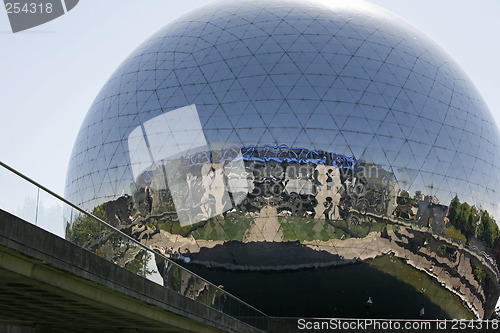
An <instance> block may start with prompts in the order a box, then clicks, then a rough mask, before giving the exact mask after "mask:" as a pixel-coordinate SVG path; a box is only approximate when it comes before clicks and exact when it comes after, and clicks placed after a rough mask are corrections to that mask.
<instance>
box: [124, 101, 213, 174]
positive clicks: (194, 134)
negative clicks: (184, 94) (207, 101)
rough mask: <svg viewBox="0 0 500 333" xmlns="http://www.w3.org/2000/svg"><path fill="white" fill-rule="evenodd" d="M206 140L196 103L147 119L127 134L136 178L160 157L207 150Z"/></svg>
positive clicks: (168, 157)
mask: <svg viewBox="0 0 500 333" xmlns="http://www.w3.org/2000/svg"><path fill="white" fill-rule="evenodd" d="M207 148H208V146H207V140H206V139H205V135H204V133H203V129H202V126H201V123H200V118H199V117H198V112H197V111H196V106H195V105H188V106H186V107H183V108H179V109H176V110H173V111H170V112H167V113H164V114H162V115H159V116H157V117H155V118H153V119H150V120H148V121H146V122H145V123H144V124H142V125H141V126H138V127H137V128H136V129H134V130H133V131H132V132H131V133H130V135H129V137H128V149H129V154H130V163H131V165H132V171H133V174H134V178H135V179H137V177H138V176H139V174H140V173H141V172H142V171H144V170H146V169H147V168H149V167H151V166H152V165H153V166H154V165H155V164H156V163H157V162H159V161H161V160H165V161H167V160H172V159H175V158H178V157H181V156H190V155H192V154H194V153H197V152H200V151H206V150H208V149H207Z"/></svg>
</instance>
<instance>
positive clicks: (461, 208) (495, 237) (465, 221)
mask: <svg viewBox="0 0 500 333" xmlns="http://www.w3.org/2000/svg"><path fill="white" fill-rule="evenodd" d="M448 218H449V219H450V225H452V226H453V227H455V229H457V230H459V231H460V232H461V233H462V234H463V235H464V236H465V237H466V238H467V240H469V239H470V238H471V237H474V236H475V237H477V239H479V240H482V241H483V242H485V243H486V245H487V246H488V247H490V248H494V247H495V245H496V244H497V243H498V242H499V239H500V232H499V229H498V225H497V223H496V222H495V220H494V219H493V218H492V217H491V216H490V215H489V213H488V212H487V211H486V210H484V211H483V210H479V211H478V210H477V209H476V207H474V206H469V204H468V203H467V202H464V203H461V202H460V200H459V199H458V196H455V198H453V200H452V201H451V204H450V211H449V214H448Z"/></svg>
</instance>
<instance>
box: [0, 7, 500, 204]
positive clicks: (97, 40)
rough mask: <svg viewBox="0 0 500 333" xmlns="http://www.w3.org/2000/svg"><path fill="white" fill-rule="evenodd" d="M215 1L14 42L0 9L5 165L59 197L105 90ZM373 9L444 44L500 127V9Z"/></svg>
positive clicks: (73, 22)
mask: <svg viewBox="0 0 500 333" xmlns="http://www.w3.org/2000/svg"><path fill="white" fill-rule="evenodd" d="M210 1H211V0H186V1H164V0H144V1H126V2H124V1H121V0H107V1H99V2H95V1H80V2H79V4H78V5H77V6H76V7H75V8H74V9H73V10H71V11H70V12H69V13H68V14H66V15H63V16H62V17H60V18H58V19H56V20H54V21H51V22H49V23H47V24H44V25H42V26H40V27H37V28H34V29H32V30H30V31H27V32H23V33H18V34H11V33H10V26H9V22H8V18H7V15H6V13H5V10H3V9H2V10H0V45H2V53H1V56H0V57H1V59H2V61H1V62H0V72H1V73H2V76H1V77H0V100H1V101H2V111H1V112H2V122H0V141H1V142H3V143H4V144H2V145H0V159H1V160H2V161H4V162H6V163H7V164H10V165H12V166H13V167H15V168H17V169H19V170H20V171H22V172H23V173H25V174H27V175H28V176H31V177H32V178H33V179H36V180H37V181H39V182H40V183H42V184H43V185H45V186H47V187H48V188H50V189H52V190H54V191H56V192H57V193H59V194H62V193H63V192H64V181H65V177H64V175H65V174H66V168H67V165H68V161H69V157H70V154H71V149H72V147H73V143H74V141H75V138H76V134H77V132H78V129H79V127H80V125H81V122H82V120H83V118H84V116H85V114H86V112H87V110H88V108H89V106H90V104H91V103H92V101H93V100H94V98H95V97H96V95H97V94H98V92H99V90H100V89H101V88H102V85H103V84H104V83H105V82H106V80H107V79H108V78H109V76H110V75H111V74H112V73H113V71H114V70H115V69H116V68H117V67H118V65H119V64H120V63H121V62H122V61H123V60H124V59H125V58H126V57H127V56H128V54H130V52H132V51H133V50H134V49H135V48H136V47H137V45H139V44H140V43H141V42H143V41H144V40H145V39H146V38H148V37H149V36H150V35H151V34H153V33H154V32H156V31H157V30H158V29H160V28H161V27H163V26H164V25H165V24H167V23H168V22H170V21H171V20H173V19H175V18H176V17H178V16H180V15H182V14H183V13H186V12H188V11H190V10H192V9H194V8H196V7H198V6H200V5H202V4H205V3H208V2H210ZM370 2H372V3H375V4H377V5H380V6H383V7H385V8H387V9H389V10H391V11H393V12H395V13H397V14H399V15H402V16H403V17H405V18H406V19H407V20H409V21H410V22H412V23H413V24H415V25H416V26H417V27H419V28H420V29H422V30H423V31H424V32H425V33H426V34H427V35H428V36H429V37H430V38H432V39H434V40H435V41H436V42H438V43H439V44H440V45H442V46H443V48H444V49H445V50H447V51H448V53H450V54H451V55H452V57H453V58H455V59H456V60H457V61H458V62H459V64H460V65H461V66H463V68H464V69H465V71H466V72H467V73H468V74H469V75H470V77H471V78H472V81H473V82H474V83H475V84H476V85H477V86H478V88H479V90H480V91H481V93H482V94H483V96H484V97H485V98H486V101H487V103H488V104H489V106H490V108H491V110H492V112H493V113H494V114H495V115H496V119H497V123H500V98H498V91H499V90H500V81H498V80H497V78H498V77H499V76H500V73H499V72H500V62H499V61H498V59H500V43H496V42H494V41H495V40H496V39H495V36H496V34H497V32H498V31H500V20H498V15H499V13H500V1H498V0H482V1H479V2H476V1H470V0H440V1H435V0H420V1H401V0H371V1H370ZM90 18H91V19H90ZM478 59H479V60H478ZM55 69H57V70H56V71H55ZM27 92H29V94H30V98H26V93H27ZM41 124H43V126H40V125H41ZM35 138H36V139H35ZM55 147H57V149H56V148H55ZM34 161H36V163H34Z"/></svg>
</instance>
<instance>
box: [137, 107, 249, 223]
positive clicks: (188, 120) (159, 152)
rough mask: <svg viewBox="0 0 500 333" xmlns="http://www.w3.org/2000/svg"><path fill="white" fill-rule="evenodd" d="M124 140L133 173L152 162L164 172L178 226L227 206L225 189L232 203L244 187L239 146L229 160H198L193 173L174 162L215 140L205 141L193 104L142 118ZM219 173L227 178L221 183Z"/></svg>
mask: <svg viewBox="0 0 500 333" xmlns="http://www.w3.org/2000/svg"><path fill="white" fill-rule="evenodd" d="M127 143H128V152H129V156H130V163H131V166H132V172H133V174H134V179H138V177H139V176H140V175H141V173H143V172H144V171H145V170H147V169H152V170H156V169H157V167H158V166H162V170H164V171H165V172H166V177H167V182H168V186H169V190H170V194H171V195H172V199H173V201H174V205H175V209H176V211H177V215H178V217H179V222H180V224H181V226H185V225H191V224H194V223H197V222H200V221H204V220H207V219H209V218H211V217H213V216H217V215H220V214H222V213H224V212H226V211H228V210H230V209H231V208H233V206H232V203H231V200H230V198H229V192H232V193H234V196H233V199H234V200H233V201H234V202H235V203H236V204H238V203H240V202H241V201H242V200H243V199H244V198H245V196H246V194H247V193H248V182H247V179H246V174H245V166H244V163H243V159H242V156H241V152H239V154H238V155H237V156H236V157H235V158H234V160H232V161H226V162H225V163H219V164H204V165H201V166H200V168H199V169H201V172H200V173H197V174H192V173H191V171H185V170H183V169H182V168H183V166H182V165H180V164H179V163H178V162H179V160H178V159H179V158H181V157H189V156H192V155H194V154H196V153H198V152H203V151H205V152H206V151H209V150H210V148H212V149H216V148H218V146H220V145H217V144H214V145H209V144H208V143H207V140H206V138H205V134H204V132H203V128H202V126H201V122H200V118H199V116H198V112H197V110H196V105H188V106H185V107H182V108H178V109H175V110H173V111H170V112H166V113H164V114H161V115H159V116H156V117H154V118H153V119H150V120H148V121H146V122H144V123H143V124H141V125H140V126H138V127H137V128H135V129H134V130H133V131H132V132H131V133H130V135H129V137H128V142H127ZM213 146H216V147H213ZM230 173H231V175H229V174H230ZM224 178H227V179H228V181H227V184H226V181H225V179H224ZM162 189H163V188H161V189H160V188H156V190H162Z"/></svg>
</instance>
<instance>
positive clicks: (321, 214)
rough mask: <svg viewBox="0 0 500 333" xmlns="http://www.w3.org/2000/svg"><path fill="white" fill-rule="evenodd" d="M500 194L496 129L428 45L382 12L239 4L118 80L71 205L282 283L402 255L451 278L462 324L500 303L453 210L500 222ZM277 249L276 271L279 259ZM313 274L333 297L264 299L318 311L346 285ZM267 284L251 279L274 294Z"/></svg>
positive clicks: (81, 145)
mask: <svg viewBox="0 0 500 333" xmlns="http://www.w3.org/2000/svg"><path fill="white" fill-rule="evenodd" d="M295 168H296V170H294V169H295ZM366 170H368V171H370V170H373V171H374V175H375V176H374V177H370V176H369V175H370V174H368V175H367V174H366V173H365V172H364V171H366ZM296 171H297V172H296ZM144 172H146V173H144ZM149 172H152V173H149ZM140 175H144V176H145V177H144V179H145V180H141V179H140V177H139V176H140ZM499 189H500V134H499V131H498V128H497V127H496V125H495V123H494V121H493V118H492V116H491V114H490V113H489V111H488V109H487V107H486V105H485V103H484V102H483V100H482V99H481V97H480V95H479V93H478V92H477V91H476V89H475V88H474V86H473V85H472V84H471V83H470V81H469V80H468V78H467V77H466V75H465V74H464V73H463V72H462V71H461V69H460V68H459V67H458V66H457V65H456V64H455V63H454V62H453V61H452V60H451V59H450V57H449V56H447V55H446V54H444V53H443V51H442V50H441V49H440V48H439V47H438V46H436V45H434V44H433V43H432V42H431V41H429V40H428V39H427V38H426V37H425V36H422V34H421V33H420V32H419V31H417V30H416V29H414V28H413V27H411V26H408V24H407V23H405V22H403V21H402V20H400V19H398V18H397V17H394V16H393V15H391V14H390V13H387V12H385V11H383V10H380V9H378V8H376V7H374V6H372V5H370V4H368V3H365V2H357V1H356V2H354V1H353V2H351V1H340V2H339V3H336V2H335V3H333V2H332V7H328V6H326V5H321V4H318V3H314V2H308V1H301V0H275V1H268V0H253V1H240V0H227V1H225V0H222V1H218V2H214V3H211V4H210V5H208V6H205V7H203V8H200V9H199V10H195V11H193V12H192V13H190V14H188V15H186V16H184V17H181V18H179V19H178V20H176V21H174V22H172V23H171V24H169V25H167V26H166V27H165V28H164V29H163V30H161V31H159V32H158V33H157V34H155V35H154V36H152V37H151V38H150V39H149V40H147V41H146V42H145V43H144V44H143V45H141V46H140V47H139V48H137V50H136V51H135V52H134V53H133V54H132V55H130V57H129V58H128V59H127V60H126V61H125V62H124V64H123V65H122V66H120V67H119V68H118V69H117V70H116V72H115V73H114V74H113V76H112V77H111V78H110V79H109V81H108V82H107V83H106V85H105V86H104V87H103V89H102V91H101V92H100V94H99V95H98V96H97V98H96V100H95V102H94V103H93V105H92V107H91V109H90V110H89V112H88V115H87V117H86V119H85V120H84V122H83V124H82V128H81V130H80V133H79V135H78V138H77V141H76V143H75V148H74V150H73V153H72V156H71V160H70V165H69V169H68V175H67V187H66V194H67V196H68V197H69V198H70V199H71V200H72V201H74V202H75V203H78V204H80V205H82V206H84V207H85V208H86V209H90V210H92V209H94V208H95V207H96V206H98V205H104V204H105V205H106V211H107V214H108V218H109V219H110V220H113V223H114V224H115V225H130V224H133V225H136V224H144V225H142V227H144V228H152V229H154V230H148V232H149V234H151V235H153V236H151V237H152V239H153V240H154V237H156V235H161V237H159V236H158V239H157V240H156V241H157V242H164V243H162V244H161V246H166V247H169V246H171V245H172V244H174V245H173V246H174V247H178V248H184V247H189V250H190V252H191V254H192V257H193V261H192V262H191V265H194V264H193V263H197V265H201V266H204V265H205V266H206V267H212V268H213V267H221V268H222V269H224V270H227V271H231V272H234V271H236V270H242V271H246V270H249V271H252V272H260V271H265V270H270V269H272V270H274V271H276V272H278V271H279V272H280V274H282V275H280V277H279V278H281V277H285V276H287V277H289V276H291V275H293V274H292V273H290V272H291V271H292V270H300V269H303V268H305V267H309V268H311V267H327V266H328V265H344V264H345V263H346V262H349V260H361V261H365V260H372V259H373V258H378V257H382V258H383V259H381V261H382V265H389V266H390V265H391V264H389V263H387V262H385V260H387V261H388V262H390V263H393V261H391V260H389V259H388V258H386V257H384V256H385V255H386V254H387V253H395V254H397V255H401V259H402V260H404V261H405V262H403V263H401V264H402V265H407V266H408V265H409V266H411V268H410V269H412V270H415V271H420V272H422V271H426V270H427V269H428V268H429V267H430V266H433V267H434V266H436V265H439V266H440V267H441V268H442V270H439V272H440V274H435V273H433V272H436V271H438V270H437V269H434V270H433V271H432V272H431V271H427V273H423V274H427V275H428V276H431V278H432V279H434V280H436V281H437V282H436V283H437V286H436V289H434V291H433V295H434V296H436V297H435V298H433V300H432V302H434V303H435V304H438V305H436V306H437V307H441V306H442V307H443V309H444V310H443V311H444V312H439V311H437V310H436V311H434V312H432V311H431V310H429V312H427V308H426V313H429V314H430V313H434V316H435V317H439V318H447V317H467V316H469V315H470V314H473V316H475V317H484V316H485V315H487V314H488V313H489V312H490V310H491V308H490V307H489V304H493V303H492V300H493V299H495V300H496V298H497V297H498V291H499V288H498V284H497V283H496V281H497V279H496V271H495V269H494V268H492V267H489V266H488V265H490V264H488V263H486V264H485V261H484V260H483V259H481V258H482V257H481V258H480V257H478V254H477V253H472V252H470V253H469V252H466V251H465V252H464V250H463V249H460V248H459V247H460V246H459V244H461V243H460V242H462V243H464V242H470V243H472V242H473V241H474V240H476V241H477V242H478V243H480V244H479V245H481V246H483V247H484V244H483V243H481V240H480V239H479V238H477V239H475V238H474V237H473V236H472V237H469V238H471V239H467V238H466V239H465V241H464V240H463V239H464V237H465V236H463V235H461V234H460V230H452V229H451V228H448V227H449V225H447V224H446V218H445V217H443V216H442V215H443V214H445V212H446V210H445V209H444V207H443V209H441V208H439V209H438V208H436V207H437V205H438V204H441V205H443V206H444V205H448V204H449V202H450V201H451V200H452V198H454V197H455V195H458V197H459V198H460V200H461V202H467V203H468V205H474V204H478V205H479V204H480V205H481V207H482V209H486V210H488V212H489V213H491V214H492V215H495V214H497V213H498V212H499V206H498V203H499V202H500V195H499V194H500V191H499ZM403 190H404V191H403ZM119 199H120V200H119ZM420 201H428V202H429V204H428V205H427V206H426V205H420V204H419V202H420ZM122 202H123V204H122ZM420 206H421V207H423V208H422V209H424V208H425V207H427V208H426V209H431V211H429V212H427V213H425V214H424V213H423V212H420V211H419V207H420ZM428 207H430V208H428ZM417 216H419V218H421V220H422V221H416V217H417ZM423 219H426V221H423ZM145 221H147V223H146V222H145ZM417 222H419V223H420V222H421V223H420V225H418V224H417ZM438 223H439V227H438V226H437V224H438ZM416 225H417V226H420V227H421V228H420V229H418V228H417V229H413V227H414V226H416ZM430 227H432V229H430ZM132 229H133V228H132ZM436 230H438V231H439V233H437V232H436ZM448 234H450V235H451V236H450V237H451V240H448V239H447V240H446V241H444V240H443V239H444V238H443V239H441V238H439V237H448ZM461 236H463V237H461ZM137 237H141V236H140V235H137ZM450 237H449V238H450ZM473 238H474V239H473ZM229 241H232V242H229ZM171 243H172V244H171ZM228 243H230V244H228ZM291 244H295V245H296V246H295V245H293V246H292V245H291ZM490 245H491V244H490ZM264 246H265V247H266V248H267V249H268V250H269V251H270V252H269V253H273V256H269V255H267V256H261V251H259V250H258V249H260V248H262V247H264ZM294 246H295V247H294ZM484 250H485V251H490V252H491V251H492V249H491V246H490V248H488V249H486V247H484ZM295 251H296V252H295ZM439 251H440V252H439ZM460 251H462V252H461V253H458V252H460ZM291 253H293V254H291ZM440 253H444V254H445V255H443V256H440ZM447 253H454V254H456V255H457V256H458V255H460V256H463V257H464V258H466V259H464V260H465V261H462V260H460V263H458V262H456V261H452V260H450V256H448V257H446V255H447ZM274 254H276V255H274ZM490 256H492V255H491V254H490ZM492 257H493V256H492ZM408 258H410V259H408ZM284 261H286V263H285V262H284ZM443 262H444V264H443ZM464 262H465V263H464ZM307 265H310V266H307ZM322 265H323V266H322ZM389 266H384V267H383V269H382V270H381V271H383V272H387V273H388V274H390V273H391V272H393V271H394V270H391V268H390V267H389ZM459 266H460V267H459ZM464 266H466V268H464ZM270 267H271V268H270ZM404 267H406V266H404ZM480 269H481V270H480ZM207 270H208V271H209V272H208V273H207V272H204V274H205V273H207V274H212V273H213V272H210V269H207ZM396 270H397V269H396ZM478 272H479V273H478ZM310 273H311V275H310V276H308V281H309V278H311V280H310V281H311V285H314V288H315V289H314V288H311V290H308V291H307V292H308V295H306V294H302V295H300V296H297V298H296V300H295V301H296V302H297V303H300V304H296V303H293V301H294V300H290V302H286V301H283V302H282V301H281V297H283V294H279V293H278V294H273V292H274V291H275V290H274V289H273V290H267V291H266V293H265V294H264V295H259V296H258V297H257V296H256V295H257V294H256V292H258V290H257V291H255V290H252V292H253V293H254V294H252V295H250V296H249V297H256V298H257V299H258V301H262V300H263V301H266V302H271V299H273V298H274V299H276V300H280V304H279V305H278V307H280V309H283V306H284V305H283V304H284V303H287V304H288V303H289V304H292V303H293V306H292V305H290V306H291V307H292V309H298V308H299V307H300V306H302V305H304V307H305V308H306V309H305V310H304V311H310V309H313V307H314V306H315V304H320V303H321V302H317V301H316V297H322V296H323V295H325V293H324V290H327V289H328V288H331V287H332V286H330V285H327V284H325V283H326V282H325V281H326V280H325V279H324V278H323V277H322V275H321V273H318V272H317V271H312V272H310ZM214 274H215V273H214ZM231 274H232V273H231ZM259 274H260V273H255V275H256V276H257V275H258V276H257V277H255V279H254V278H249V277H248V276H250V275H248V276H247V277H248V279H249V282H250V283H255V281H257V278H262V280H261V281H263V283H267V282H269V276H268V275H264V274H262V276H260V275H259ZM287 274H290V275H287ZM332 274H333V273H332ZM336 274H337V273H336ZM359 274H360V275H361V274H362V273H359ZM433 274H434V275H433ZM474 274H476V275H474ZM484 274H489V275H488V276H489V279H487V280H484V279H481V277H484ZM229 275H230V274H229V273H228V281H226V282H225V284H227V283H230V281H231V278H229ZM243 275H244V274H243ZM231 276H234V275H231ZM346 276H347V275H346ZM404 277H405V276H403V275H401V276H399V275H398V277H397V278H398V279H400V278H404ZM217 278H221V277H220V276H217ZM434 280H433V281H434ZM346 281H350V279H349V278H347V280H346ZM382 281H386V280H383V279H382ZM387 281H388V280H387ZM457 281H459V282H460V281H467V283H465V284H464V285H466V286H465V287H463V288H462V289H463V290H461V291H460V293H459V296H458V297H459V298H460V301H459V302H458V303H459V304H456V306H453V308H448V307H447V306H444V305H443V304H448V303H450V302H452V303H453V302H454V301H456V298H455V296H454V295H453V294H450V293H448V294H447V293H446V292H445V294H446V295H447V296H441V295H444V294H441V293H440V288H441V286H442V285H445V286H448V285H453V283H455V285H456V283H457ZM485 281H486V282H485ZM365 282H367V281H363V283H365ZM383 283H385V282H383ZM387 283H389V282H387ZM401 283H403V282H401ZM404 283H407V284H411V281H406V282H404ZM488 283H489V284H488ZM241 285H244V284H241ZM241 285H240V288H241ZM360 285H362V284H360ZM395 285H396V284H395V283H391V284H390V285H389V286H388V288H387V290H389V291H391V290H393V287H394V286H395ZM245 287H246V285H245ZM369 287H371V286H370V285H368V284H367V285H363V286H362V288H369ZM289 288H290V289H289V290H296V289H297V288H296V287H295V286H294V285H293V281H292V282H291V283H290V285H289ZM356 288H360V286H358V285H357V286H356ZM412 288H413V287H411V286H410V287H408V286H407V285H405V286H401V288H400V289H399V290H400V291H401V290H403V289H404V290H405V291H407V292H408V293H407V294H405V295H410V294H411V295H413V296H407V298H406V300H403V299H402V300H401V303H402V304H401V305H395V308H396V309H399V308H402V307H404V306H405V304H406V305H407V304H410V303H413V302H412V300H413V298H414V296H415V295H414V294H412V293H413V292H414V288H413V289H412ZM257 289H259V288H257ZM298 289H300V288H298ZM313 289H314V290H313ZM249 290H250V288H248V289H245V290H240V291H241V292H242V293H244V292H248V291H249ZM259 290H260V289H259ZM378 290H381V289H378ZM387 290H386V292H387ZM330 291H331V292H332V294H333V293H334V292H335V290H330ZM351 292H352V293H356V292H359V289H353V290H352V291H351ZM371 295H372V296H373V295H374V294H371ZM337 296H339V297H338V299H339V300H342V301H343V297H342V296H341V295H337ZM419 296H422V295H419ZM405 297H406V296H405ZM422 297H427V295H423V296H422ZM439 297H442V298H439ZM308 298H309V300H310V302H306V301H305V300H306V299H308ZM363 298H364V296H363ZM386 298H387V299H390V298H389V297H386ZM429 299H430V298H429ZM330 301H331V300H330V299H329V300H328V302H330ZM378 302H380V300H379V301H378ZM269 304H270V303H267V305H269ZM378 304H380V303H378ZM394 304H395V303H394ZM394 304H386V305H385V308H387V309H389V307H390V306H393V305H394ZM464 304H465V305H464ZM343 306H344V305H343V304H342V305H339V306H338V308H340V307H343ZM269 308H270V309H274V308H275V307H273V306H271V305H269ZM332 308H333V306H332ZM374 308H375V307H374ZM381 308H384V307H383V306H381V307H380V309H381ZM352 309H357V307H356V305H353V306H352ZM320 310H321V311H323V310H324V305H322V306H321V308H320V309H319V310H318V311H320ZM325 311H326V310H325ZM353 311H356V310H353ZM412 311H413V310H412ZM415 311H418V309H417V310H415ZM464 311H465V312H464ZM415 313H416V312H415ZM282 314H284V315H291V313H282ZM293 314H294V315H297V316H306V315H310V316H319V315H322V314H323V315H325V316H328V315H332V314H331V313H326V312H314V313H310V312H309V313H308V314H305V312H304V313H293ZM336 315H339V316H340V315H342V316H356V315H358V314H357V313H355V312H349V313H342V314H340V313H338V314H336ZM377 315H380V316H385V317H386V318H387V317H388V316H391V315H392V313H381V314H377ZM406 315H407V314H406Z"/></svg>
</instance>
